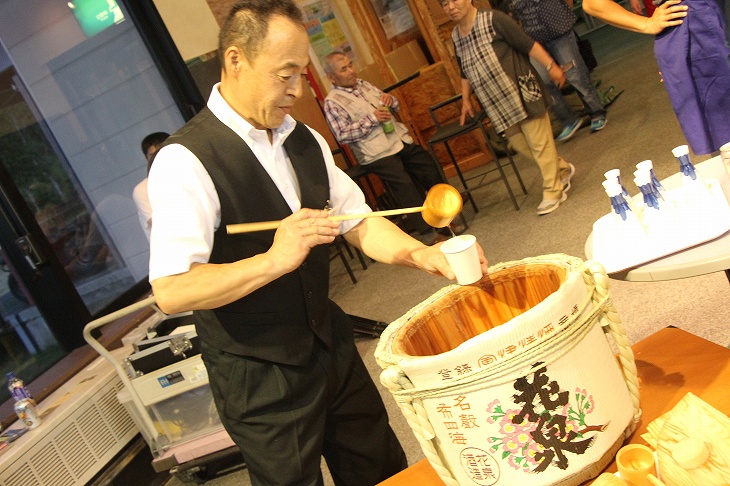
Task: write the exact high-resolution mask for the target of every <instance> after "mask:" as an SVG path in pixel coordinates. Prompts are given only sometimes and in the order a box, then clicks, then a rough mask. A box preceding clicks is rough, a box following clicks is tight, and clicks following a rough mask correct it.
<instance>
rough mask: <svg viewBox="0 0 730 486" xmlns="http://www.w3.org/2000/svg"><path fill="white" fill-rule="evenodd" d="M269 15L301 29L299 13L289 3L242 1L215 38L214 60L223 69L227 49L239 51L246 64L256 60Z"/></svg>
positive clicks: (267, 0)
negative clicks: (292, 23) (284, 19)
mask: <svg viewBox="0 0 730 486" xmlns="http://www.w3.org/2000/svg"><path fill="white" fill-rule="evenodd" d="M273 15H281V16H282V17H285V18H287V19H289V20H291V21H292V22H294V23H296V24H301V25H302V26H303V25H304V16H303V15H302V11H301V10H300V9H299V7H298V6H297V4H296V3H294V1H293V0H244V1H242V2H237V3H236V4H235V5H234V6H233V7H231V10H230V12H228V17H227V18H226V21H225V22H224V23H223V27H221V31H220V35H219V36H218V58H219V59H220V62H221V66H223V69H225V68H226V61H225V59H223V56H224V55H225V52H226V49H228V48H229V47H231V46H236V47H238V48H239V49H241V50H242V51H243V53H244V54H245V55H246V59H247V60H248V62H254V61H255V60H256V57H257V56H258V55H259V54H260V53H261V48H262V47H263V43H264V39H266V35H267V34H268V30H269V20H270V19H271V17H272V16H273Z"/></svg>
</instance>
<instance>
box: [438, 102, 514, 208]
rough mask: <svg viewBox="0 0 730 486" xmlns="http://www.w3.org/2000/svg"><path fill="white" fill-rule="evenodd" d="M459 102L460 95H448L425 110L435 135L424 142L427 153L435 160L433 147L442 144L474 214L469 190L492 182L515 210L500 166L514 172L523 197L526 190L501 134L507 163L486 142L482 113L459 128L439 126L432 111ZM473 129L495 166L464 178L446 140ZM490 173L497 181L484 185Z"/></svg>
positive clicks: (488, 141)
mask: <svg viewBox="0 0 730 486" xmlns="http://www.w3.org/2000/svg"><path fill="white" fill-rule="evenodd" d="M460 99H461V94H458V95H455V96H452V97H451V98H448V99H446V100H444V101H441V102H440V103H436V104H435V105H433V106H431V107H429V109H428V112H429V114H430V115H431V118H432V119H433V122H434V124H435V125H436V133H434V134H433V136H432V137H431V139H430V140H429V141H428V147H429V150H430V151H431V154H432V155H433V156H434V158H435V159H436V160H438V158H437V157H436V152H435V150H434V146H435V145H436V144H439V143H443V144H444V146H445V147H446V151H447V152H448V154H449V157H450V159H451V163H452V164H453V166H454V169H456V174H457V175H458V177H459V180H460V181H461V185H462V187H463V191H462V196H463V197H464V200H465V201H466V200H467V199H468V200H469V201H470V202H471V205H472V207H473V208H474V212H479V208H478V207H477V204H476V201H475V200H474V197H473V196H472V191H475V190H477V189H480V188H482V187H485V186H488V185H489V184H492V183H494V182H499V181H500V180H501V181H502V182H503V183H504V186H505V187H506V188H507V192H508V193H509V197H510V199H511V200H512V204H513V205H514V207H515V210H517V211H519V209H520V206H519V204H518V203H517V199H516V198H515V195H514V192H513V191H512V186H510V183H509V181H508V180H507V175H506V174H505V171H504V167H506V166H510V165H511V166H512V170H513V171H514V174H515V176H517V180H518V181H519V183H520V187H522V192H523V193H524V194H527V188H526V187H525V183H524V182H522V177H521V176H520V172H519V170H517V166H516V165H515V161H514V158H513V157H512V154H511V152H510V150H509V148H507V144H506V139H504V136H503V135H501V136H500V137H501V138H502V140H503V141H504V145H505V148H504V152H505V153H506V157H507V158H508V162H507V163H504V164H503V163H502V161H501V159H500V157H499V156H497V154H496V152H495V150H494V147H493V146H492V142H491V140H490V139H489V135H488V134H487V130H486V129H485V127H484V123H483V122H484V120H485V118H486V114H485V113H484V111H479V112H478V113H476V114H475V116H474V117H473V118H471V119H469V120H467V121H466V123H464V125H461V124H460V123H459V120H456V121H453V122H450V123H442V122H441V121H440V120H439V118H438V116H437V114H436V111H437V110H439V109H441V108H443V107H445V106H448V105H450V104H452V103H455V102H457V101H459V100H460ZM473 130H481V132H482V135H483V136H484V141H485V145H486V147H487V149H488V150H489V152H490V154H491V155H492V158H493V159H494V163H495V166H496V167H494V168H490V169H488V170H486V171H485V172H480V173H479V174H476V175H473V176H469V177H465V176H464V174H463V172H462V171H461V168H460V167H459V164H458V162H457V160H456V157H454V153H453V152H452V150H451V147H450V146H449V141H451V140H453V139H455V138H457V137H461V136H462V135H466V134H467V133H470V132H472V131H473ZM494 171H498V172H499V178H498V179H494V178H490V180H488V181H486V182H485V179H486V178H487V176H488V175H489V174H491V173H492V172H494ZM475 179H478V182H477V183H476V185H472V186H469V184H468V182H469V181H472V180H475Z"/></svg>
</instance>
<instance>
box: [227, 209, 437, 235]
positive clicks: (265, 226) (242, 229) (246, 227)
mask: <svg viewBox="0 0 730 486" xmlns="http://www.w3.org/2000/svg"><path fill="white" fill-rule="evenodd" d="M424 209H426V207H425V206H420V207H415V208H400V209H388V210H387V211H373V212H370V213H360V214H337V215H335V216H330V217H329V219H331V220H332V221H347V220H349V219H363V218H372V217H375V216H396V215H398V214H409V213H420V212H421V211H423V210H424ZM280 224H281V221H260V222H257V223H238V224H229V225H227V226H226V232H227V233H228V234H229V235H235V234H238V233H254V232H256V231H266V230H273V229H276V228H278V227H279V225H280Z"/></svg>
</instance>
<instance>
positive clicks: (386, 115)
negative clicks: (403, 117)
mask: <svg viewBox="0 0 730 486" xmlns="http://www.w3.org/2000/svg"><path fill="white" fill-rule="evenodd" d="M373 115H375V118H376V119H377V120H378V123H383V122H384V121H385V120H390V119H391V118H393V114H392V113H391V112H390V110H389V109H388V108H384V107H382V106H381V107H380V108H377V109H376V110H375V111H374V112H373Z"/></svg>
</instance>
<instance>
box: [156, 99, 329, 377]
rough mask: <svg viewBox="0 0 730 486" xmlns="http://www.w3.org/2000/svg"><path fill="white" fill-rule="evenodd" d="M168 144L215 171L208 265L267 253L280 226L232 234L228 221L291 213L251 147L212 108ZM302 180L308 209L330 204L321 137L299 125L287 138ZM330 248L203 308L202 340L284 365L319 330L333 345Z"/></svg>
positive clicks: (303, 351)
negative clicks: (214, 226) (215, 217)
mask: <svg viewBox="0 0 730 486" xmlns="http://www.w3.org/2000/svg"><path fill="white" fill-rule="evenodd" d="M167 143H179V144H181V145H183V146H185V147H186V148H187V149H188V150H190V151H191V152H192V153H193V154H195V156H196V157H197V158H198V159H199V160H200V161H201V163H202V164H203V166H204V167H205V169H206V170H207V171H208V174H209V175H210V177H211V179H212V180H213V184H214V185H215V189H216V191H217V193H218V198H219V200H220V205H221V222H220V227H219V228H218V230H217V231H216V232H215V236H214V240H213V249H212V253H211V256H210V260H209V263H230V262H235V261H238V260H241V259H244V258H249V257H252V256H254V255H258V254H261V253H264V252H266V251H267V250H268V249H269V248H270V247H271V245H272V243H273V241H274V231H273V230H271V231H260V232H256V233H244V234H237V235H228V234H227V233H226V225H228V224H235V223H247V222H255V221H269V220H280V219H283V218H285V217H287V216H289V215H291V214H292V211H291V209H290V208H289V206H288V205H287V203H286V201H285V200H284V197H283V196H282V195H281V193H280V192H279V190H278V189H277V187H276V185H275V184H274V182H273V181H272V180H271V178H270V177H269V175H268V173H267V172H266V170H265V169H264V168H263V167H262V166H261V164H260V163H259V161H258V160H257V159H256V157H255V155H254V154H253V152H252V151H251V149H250V148H249V147H248V145H246V142H244V141H243V140H242V139H241V138H240V137H239V136H238V135H236V133H235V132H234V131H233V130H231V129H230V128H228V127H227V126H226V125H224V124H223V123H222V122H221V121H220V120H218V118H216V117H215V115H213V113H212V112H211V111H210V110H209V109H207V108H205V109H203V110H202V111H201V112H200V113H199V114H198V115H196V116H195V117H194V118H193V119H192V120H190V122H188V123H187V124H186V125H185V126H184V127H183V128H182V129H181V130H180V131H178V132H177V133H175V134H174V135H173V136H171V137H170V138H169V139H168V140H167ZM284 149H285V150H286V153H287V154H288V155H289V158H290V160H291V163H292V166H293V168H294V173H295V174H296V177H297V179H298V181H299V186H300V190H301V201H302V207H303V208H317V209H321V208H324V207H325V205H326V204H327V202H328V199H329V181H328V178H327V169H326V166H325V163H324V158H323V156H322V151H321V149H320V146H319V144H318V143H317V140H316V139H315V138H314V136H313V135H312V133H311V132H310V131H309V129H308V128H307V127H305V126H304V125H303V124H301V123H297V125H296V128H295V129H294V131H293V132H292V133H291V134H290V135H289V137H287V139H286V141H285V142H284ZM328 291H329V247H328V246H326V245H324V246H322V245H320V246H318V247H315V248H314V249H312V251H311V252H310V254H309V256H308V257H307V259H306V260H305V261H304V263H303V264H302V265H301V266H300V267H299V268H298V269H297V270H295V271H293V272H291V273H288V274H286V275H283V276H281V277H280V278H278V279H277V280H275V281H273V282H271V283H269V284H268V285H266V286H264V287H262V288H260V289H258V290H256V291H254V292H252V293H251V294H249V295H247V296H246V297H244V298H242V299H240V300H238V301H236V302H232V303H230V304H227V305H224V306H222V307H219V308H217V309H213V310H206V311H196V312H195V315H196V324H197V332H198V335H199V336H200V338H201V340H202V341H203V342H205V343H207V344H210V345H212V346H214V347H216V348H218V349H220V350H222V351H225V352H228V353H232V354H237V355H241V356H249V357H254V358H259V359H263V360H266V361H272V362H276V363H281V364H291V365H304V364H306V363H307V360H308V358H309V356H310V355H311V352H312V346H313V344H314V339H315V336H316V337H318V338H319V339H320V340H322V342H324V343H325V345H327V346H328V347H330V346H331V344H332V324H331V317H330V310H329V305H328V302H329V301H328V297H327V295H328Z"/></svg>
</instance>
